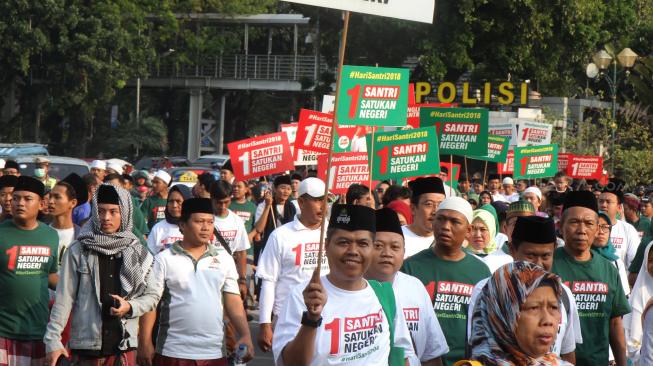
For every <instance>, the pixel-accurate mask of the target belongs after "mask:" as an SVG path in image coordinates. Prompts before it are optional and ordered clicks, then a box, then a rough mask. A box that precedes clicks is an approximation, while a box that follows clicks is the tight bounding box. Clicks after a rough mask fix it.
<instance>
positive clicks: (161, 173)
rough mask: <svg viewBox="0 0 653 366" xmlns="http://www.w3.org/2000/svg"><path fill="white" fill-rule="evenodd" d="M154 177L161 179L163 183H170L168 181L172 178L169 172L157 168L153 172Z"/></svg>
mask: <svg viewBox="0 0 653 366" xmlns="http://www.w3.org/2000/svg"><path fill="white" fill-rule="evenodd" d="M154 178H159V179H161V180H162V181H163V182H164V183H165V184H170V181H171V180H172V177H171V176H170V174H168V173H166V172H165V171H164V170H159V171H157V172H156V173H154Z"/></svg>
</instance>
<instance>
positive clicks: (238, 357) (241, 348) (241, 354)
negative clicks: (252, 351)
mask: <svg viewBox="0 0 653 366" xmlns="http://www.w3.org/2000/svg"><path fill="white" fill-rule="evenodd" d="M245 356H247V346H246V345H244V344H240V345H238V349H237V350H236V352H234V366H244V365H245V364H244V363H243V359H244V358H245Z"/></svg>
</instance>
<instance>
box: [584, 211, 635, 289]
mask: <svg viewBox="0 0 653 366" xmlns="http://www.w3.org/2000/svg"><path fill="white" fill-rule="evenodd" d="M611 230H612V221H610V217H609V216H608V215H607V214H606V213H605V212H603V211H600V212H599V231H598V233H597V234H596V238H595V239H594V244H592V252H593V253H594V254H596V255H600V256H602V257H604V258H605V259H607V260H609V261H610V262H612V264H613V265H614V266H615V267H617V270H618V271H619V279H620V280H621V285H622V287H623V288H624V293H625V294H626V295H629V294H630V285H628V274H627V272H626V266H625V265H624V264H623V262H622V261H621V260H619V257H618V256H617V250H616V249H615V247H614V246H613V245H612V240H610V231H611Z"/></svg>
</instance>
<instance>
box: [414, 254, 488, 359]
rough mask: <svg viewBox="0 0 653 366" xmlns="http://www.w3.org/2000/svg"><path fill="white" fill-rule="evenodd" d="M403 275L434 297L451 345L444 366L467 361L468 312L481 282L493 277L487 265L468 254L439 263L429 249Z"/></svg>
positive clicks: (415, 257)
mask: <svg viewBox="0 0 653 366" xmlns="http://www.w3.org/2000/svg"><path fill="white" fill-rule="evenodd" d="M401 271H402V272H404V273H406V274H409V275H411V276H414V277H417V278H418V279H419V280H420V281H422V283H423V284H424V286H425V287H426V291H427V292H428V293H429V295H430V296H431V301H433V309H434V310H435V315H436V317H437V318H438V322H439V323H440V327H441V328H442V331H443V332H444V334H445V338H446V339H447V344H448V345H449V353H447V354H446V355H444V356H443V357H442V363H443V364H444V365H453V364H454V363H456V362H457V361H460V360H462V359H464V356H465V343H466V340H467V308H468V307H469V300H470V298H471V296H472V290H473V289H474V286H475V285H476V284H477V283H478V282H479V281H480V280H482V279H484V278H488V277H490V275H491V273H490V270H489V269H488V268H487V266H486V265H485V263H483V262H482V261H481V260H480V259H478V258H476V257H474V256H472V255H469V254H466V255H465V257H464V258H463V259H461V260H459V261H457V262H452V261H448V260H444V259H440V258H439V257H438V256H436V255H435V253H434V252H433V250H432V249H430V248H429V249H424V250H423V251H421V252H419V253H417V254H415V255H413V256H412V257H410V258H409V259H407V260H406V261H405V262H404V265H403V267H402V268H401Z"/></svg>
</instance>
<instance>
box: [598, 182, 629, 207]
mask: <svg viewBox="0 0 653 366" xmlns="http://www.w3.org/2000/svg"><path fill="white" fill-rule="evenodd" d="M625 185H626V184H625V182H624V181H622V180H621V179H610V182H609V183H608V184H606V185H605V186H604V187H603V189H602V190H601V193H612V194H614V195H615V196H617V199H618V201H619V203H624V186H625Z"/></svg>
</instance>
